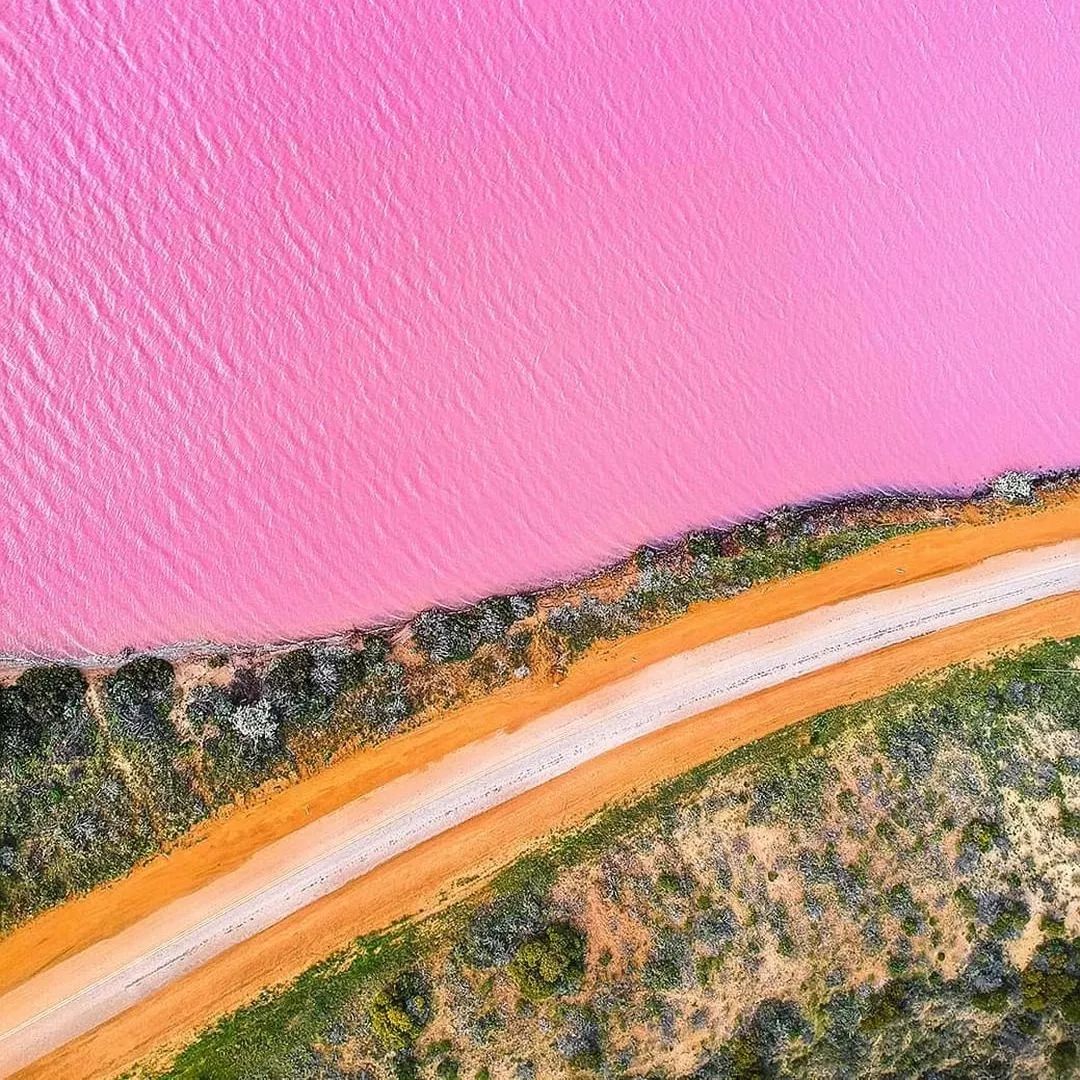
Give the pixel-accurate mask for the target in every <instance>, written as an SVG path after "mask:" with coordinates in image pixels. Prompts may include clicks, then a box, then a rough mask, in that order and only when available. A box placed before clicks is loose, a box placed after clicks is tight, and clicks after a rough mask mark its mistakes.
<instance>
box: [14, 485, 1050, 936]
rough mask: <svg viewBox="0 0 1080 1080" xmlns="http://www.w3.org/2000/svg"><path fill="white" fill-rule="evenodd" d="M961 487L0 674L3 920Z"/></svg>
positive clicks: (936, 512)
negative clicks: (485, 587)
mask: <svg viewBox="0 0 1080 1080" xmlns="http://www.w3.org/2000/svg"><path fill="white" fill-rule="evenodd" d="M1071 480H1072V478H1071V477H1068V476H1056V477H1048V478H1045V479H1044V480H1042V481H1039V482H1038V484H1032V483H1031V482H1030V481H1029V480H1028V479H1026V478H1023V477H1019V478H1016V477H1015V476H1014V477H1013V478H1011V479H1010V477H1006V478H1004V480H1003V481H999V482H998V487H997V488H995V489H994V490H993V491H991V492H989V493H988V494H987V495H985V496H984V497H982V498H981V499H979V500H976V505H978V506H979V507H980V508H981V510H982V512H984V513H986V514H987V515H990V516H993V515H995V514H1000V513H1004V512H1005V511H1006V508H1007V505H1008V504H1009V503H1016V502H1021V503H1023V502H1037V500H1038V497H1039V492H1040V491H1043V490H1054V489H1057V488H1061V487H1064V486H1066V485H1067V484H1069V483H1070V482H1071ZM971 505H973V504H972V503H971V502H964V501H961V500H949V499H936V498H909V497H895V498H877V499H864V500H856V501H853V502H847V503H834V504H828V505H820V506H816V507H810V508H806V509H802V510H781V511H778V512H776V513H774V514H771V515H769V516H768V517H766V518H764V519H762V520H759V521H754V522H749V523H746V524H743V525H739V526H736V527H734V528H731V529H727V530H723V531H706V532H697V533H693V534H690V535H689V536H687V537H685V538H683V539H682V540H681V541H679V542H678V543H676V544H673V545H672V546H670V547H668V548H666V549H663V550H656V549H651V548H643V549H641V550H640V551H638V552H637V553H636V555H635V556H634V557H633V558H632V559H631V560H629V561H628V562H627V563H625V564H622V565H620V566H618V567H616V568H614V569H612V570H610V571H606V572H605V573H603V574H601V575H598V576H595V577H593V578H589V579H585V580H583V581H581V582H578V583H575V584H574V585H571V586H562V587H559V588H557V589H552V590H549V591H547V592H544V593H538V594H535V595H532V596H510V597H494V598H491V599H488V600H484V601H482V602H481V603H479V604H476V605H475V606H473V607H470V608H467V609H464V610H461V611H441V610H432V611H427V612H424V613H422V614H420V615H419V616H417V617H416V618H415V619H414V620H413V621H412V623H411V624H410V625H409V626H408V627H407V628H404V629H403V630H401V631H399V632H397V633H396V634H394V635H387V634H381V633H366V634H359V633H358V634H355V635H352V636H346V637H344V638H342V639H340V640H338V641H335V642H333V643H327V642H314V643H309V644H307V645H302V646H299V647H296V648H291V649H288V650H284V651H283V650H280V649H268V650H247V651H240V652H236V653H233V654H225V653H221V654H218V655H215V656H209V657H206V656H192V657H191V658H189V659H187V660H184V661H178V662H175V663H174V662H173V661H170V660H168V659H165V658H164V657H160V656H152V655H144V656H136V657H134V658H132V659H129V660H128V661H127V662H125V663H123V664H122V665H120V666H119V667H118V668H115V669H108V670H101V669H98V670H92V669H85V670H84V669H80V668H78V667H74V666H71V665H61V664H53V665H46V666H36V667H30V668H27V669H25V670H22V671H19V672H11V673H10V676H11V677H12V679H11V681H10V682H9V684H7V685H3V686H0V933H3V932H6V931H8V930H10V929H11V928H12V927H14V926H16V925H18V924H19V923H20V922H22V921H24V920H25V919H27V918H28V917H30V916H31V915H33V914H35V913H36V912H38V911H41V910H42V909H44V908H47V907H49V906H51V905H54V904H57V903H59V902H61V901H63V900H65V899H66V898H68V897H70V896H72V895H75V894H77V893H80V892H84V891H86V890H89V889H91V888H92V887H94V886H95V885H97V884H99V883H101V882H104V881H107V880H109V879H111V878H114V877H117V876H119V875H122V874H124V873H126V872H127V871H129V870H130V869H131V868H132V867H133V866H134V865H136V864H137V863H138V862H140V861H141V860H144V859H146V858H148V857H150V856H152V855H154V854H156V853H158V852H160V851H162V850H163V849H165V848H167V847H168V846H169V845H170V844H171V843H173V842H174V841H175V840H176V839H177V838H178V837H180V836H182V835H183V834H184V833H185V832H186V831H187V830H189V829H190V828H191V827H192V826H193V825H195V824H196V823H197V822H199V821H201V820H203V819H205V818H206V817H207V816H209V815H210V814H212V813H213V812H214V811H215V810H217V809H218V808H220V807H223V806H226V805H228V804H230V803H232V802H234V801H235V800H236V799H238V798H240V797H243V796H244V795H246V794H248V793H250V792H251V791H253V790H254V789H255V788H256V787H258V786H259V785H260V784H262V783H264V782H265V781H267V780H269V779H271V778H278V777H295V776H297V775H299V774H301V773H303V772H306V771H310V770H313V769H316V768H319V767H320V766H322V765H325V764H326V763H327V762H328V761H329V760H330V759H331V758H332V757H333V756H334V755H335V754H336V753H338V752H339V751H341V750H342V749H343V748H344V747H346V746H350V747H357V746H362V745H369V744H373V743H375V742H378V741H380V740H381V739H383V738H385V737H387V736H388V735H390V734H393V733H396V732H399V731H402V730H404V729H405V728H407V727H409V726H412V725H416V724H420V723H422V722H424V721H425V720H426V719H428V718H429V717H431V716H433V715H435V714H436V713H437V712H438V711H440V710H442V709H445V708H447V707H452V706H455V705H459V704H462V703H464V702H466V701H468V700H471V699H473V698H476V697H478V696H480V695H482V694H484V693H488V692H491V691H493V690H495V689H497V688H499V687H500V686H504V685H506V684H508V683H510V682H512V681H513V680H515V679H520V678H525V677H527V676H529V675H532V674H537V675H541V676H544V677H555V678H557V677H559V675H560V674H562V673H564V672H565V671H566V669H567V668H568V666H569V665H570V664H571V663H572V662H573V661H574V659H576V658H577V657H579V656H580V655H582V654H583V653H584V652H585V651H586V650H587V649H588V648H589V647H590V646H591V645H592V644H594V643H595V642H597V641H601V640H610V639H615V638H619V637H623V636H625V635H628V634H633V633H635V632H637V631H639V630H642V629H646V628H648V627H652V626H656V625H659V624H661V623H663V622H666V621H668V620H670V619H672V618H675V617H676V616H678V615H680V614H682V613H683V612H685V611H686V610H687V608H688V607H689V606H690V605H691V604H693V603H695V602H697V601H701V600H708V599H714V598H717V597H722V596H730V595H734V594H736V593H738V592H740V591H742V590H745V589H747V588H749V587H750V586H751V585H753V584H755V583H758V582H761V581H765V580H769V579H773V578H778V577H782V576H785V575H788V574H793V573H797V572H800V571H805V570H811V569H814V568H817V567H820V566H822V565H824V564H825V563H828V562H831V561H834V560H837V559H840V558H843V557H844V556H847V555H850V554H853V553H855V552H857V551H860V550H863V549H865V548H867V547H870V546H872V545H874V544H878V543H881V542H883V541H885V540H888V539H890V538H892V537H894V536H896V535H899V534H902V533H905V532H910V531H914V530H916V529H920V528H925V527H927V526H931V525H935V524H948V523H950V522H953V521H956V520H959V518H960V517H961V516H962V514H963V513H964V512H965V510H966V509H968V508H970V507H971Z"/></svg>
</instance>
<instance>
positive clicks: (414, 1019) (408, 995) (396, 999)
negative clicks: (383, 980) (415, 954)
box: [368, 971, 432, 1050]
mask: <svg viewBox="0 0 1080 1080" xmlns="http://www.w3.org/2000/svg"><path fill="white" fill-rule="evenodd" d="M431 1016H432V1006H431V998H430V991H429V989H428V984H427V981H426V980H425V979H424V977H423V976H422V975H421V974H420V973H419V972H418V971H406V972H404V973H403V974H401V975H399V976H398V977H397V978H396V979H395V980H394V981H393V982H392V983H390V984H389V985H387V986H384V987H383V988H382V989H381V990H380V991H379V992H378V993H377V994H376V995H375V997H374V998H373V999H372V1002H371V1007H370V1009H369V1011H368V1019H369V1021H370V1023H371V1030H372V1031H373V1032H374V1033H375V1036H376V1038H377V1039H378V1040H379V1041H380V1042H381V1043H382V1044H383V1045H384V1046H386V1047H387V1048H388V1049H390V1050H406V1049H408V1048H409V1047H411V1046H412V1045H413V1043H415V1042H416V1040H417V1038H419V1036H420V1033H421V1032H422V1031H423V1030H424V1028H425V1027H427V1025H428V1024H429V1023H430V1022H431Z"/></svg>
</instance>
